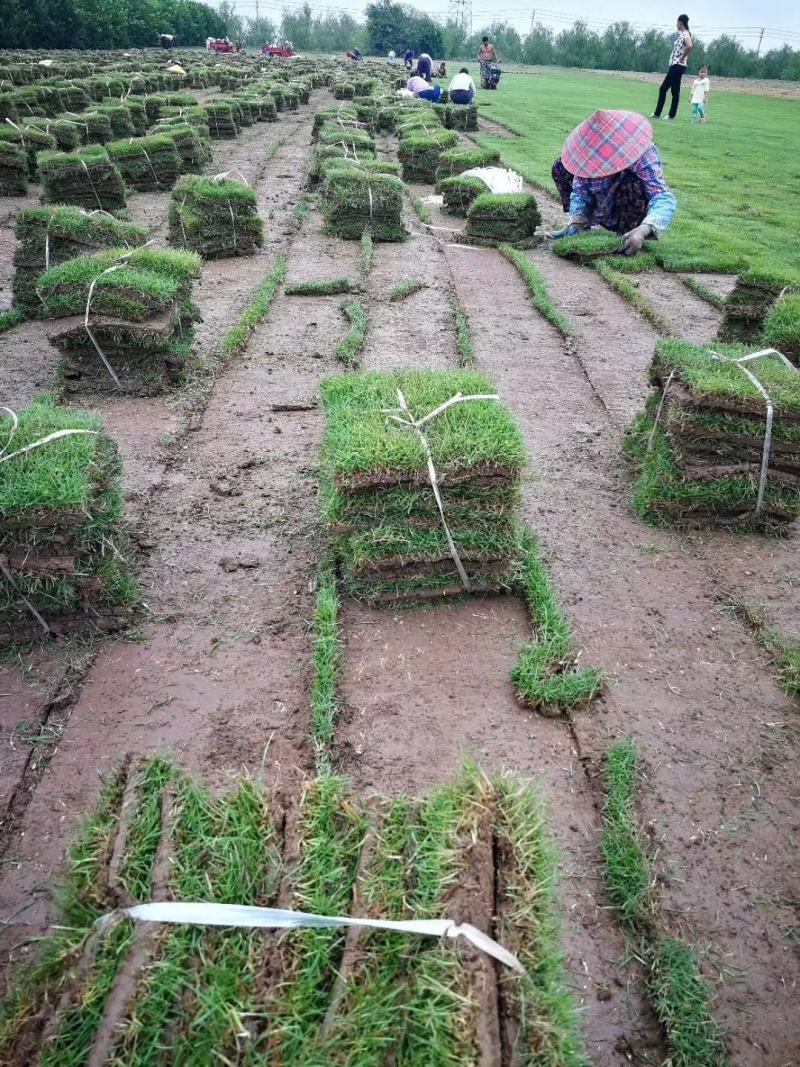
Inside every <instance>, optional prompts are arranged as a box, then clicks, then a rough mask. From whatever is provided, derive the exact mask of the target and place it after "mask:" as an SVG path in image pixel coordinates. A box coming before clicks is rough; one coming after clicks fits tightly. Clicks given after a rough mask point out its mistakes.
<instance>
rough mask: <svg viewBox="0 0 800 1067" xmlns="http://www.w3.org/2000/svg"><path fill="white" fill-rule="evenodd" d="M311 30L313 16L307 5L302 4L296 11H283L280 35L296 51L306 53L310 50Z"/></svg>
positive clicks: (312, 27) (286, 9) (309, 6)
mask: <svg viewBox="0 0 800 1067" xmlns="http://www.w3.org/2000/svg"><path fill="white" fill-rule="evenodd" d="M313 29H314V15H313V13H312V11H311V5H310V4H309V3H305V4H303V6H302V7H301V8H299V9H298V10H297V11H290V10H289V9H288V8H284V9H283V17H282V19H281V35H282V36H283V37H285V38H286V40H287V41H291V42H292V45H293V47H294V48H295V50H296V51H298V52H308V51H309V50H310V49H311V46H312V40H311V37H312V33H313Z"/></svg>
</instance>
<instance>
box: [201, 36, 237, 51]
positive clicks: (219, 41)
mask: <svg viewBox="0 0 800 1067" xmlns="http://www.w3.org/2000/svg"><path fill="white" fill-rule="evenodd" d="M206 47H207V48H208V50H209V52H218V53H222V54H226V53H228V52H235V51H236V49H235V48H234V47H233V45H232V44H231V42H230V41H229V40H228V39H227V37H225V38H220V37H210V38H209V39H208V43H207V45H206Z"/></svg>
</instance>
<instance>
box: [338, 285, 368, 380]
mask: <svg viewBox="0 0 800 1067" xmlns="http://www.w3.org/2000/svg"><path fill="white" fill-rule="evenodd" d="M342 311H343V312H344V314H345V315H346V316H347V318H348V320H349V322H350V329H349V330H348V331H347V333H346V334H345V335H344V337H343V338H342V340H341V341H339V343H338V344H337V345H336V347H335V348H334V350H333V353H334V355H335V356H336V358H337V359H340V360H341V361H342V363H344V364H345V365H346V366H347V367H357V366H358V357H359V356H360V355H361V349H362V348H363V347H364V338H365V337H366V335H367V311H366V308H365V307H364V305H363V304H361V303H360V302H359V301H358V300H345V301H344V303H343V304H342Z"/></svg>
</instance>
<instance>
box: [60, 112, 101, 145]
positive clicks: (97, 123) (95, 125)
mask: <svg viewBox="0 0 800 1067" xmlns="http://www.w3.org/2000/svg"><path fill="white" fill-rule="evenodd" d="M59 117H60V118H67V119H70V120H71V121H72V122H74V123H75V124H76V125H77V127H78V131H79V133H80V138H81V144H107V143H108V142H109V141H110V140H111V138H112V136H113V134H112V133H111V120H110V119H109V117H108V115H104V114H103V112H102V111H81V112H80V113H79V114H76V113H73V112H71V111H69V112H67V113H66V114H65V115H61V116H59Z"/></svg>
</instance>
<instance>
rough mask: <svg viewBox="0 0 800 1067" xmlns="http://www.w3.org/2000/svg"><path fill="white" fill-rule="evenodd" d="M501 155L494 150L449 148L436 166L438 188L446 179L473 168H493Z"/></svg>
mask: <svg viewBox="0 0 800 1067" xmlns="http://www.w3.org/2000/svg"><path fill="white" fill-rule="evenodd" d="M499 162H500V153H499V152H497V151H496V150H495V149H493V148H478V147H477V146H476V147H474V148H448V149H447V151H446V152H442V154H441V155H440V156H439V162H438V163H437V165H436V186H437V188H438V186H439V184H440V182H443V181H444V179H445V178H452V177H453V176H454V175H456V174H463V173H464V171H465V170H472V168H473V167H491V166H495V165H496V164H499Z"/></svg>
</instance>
